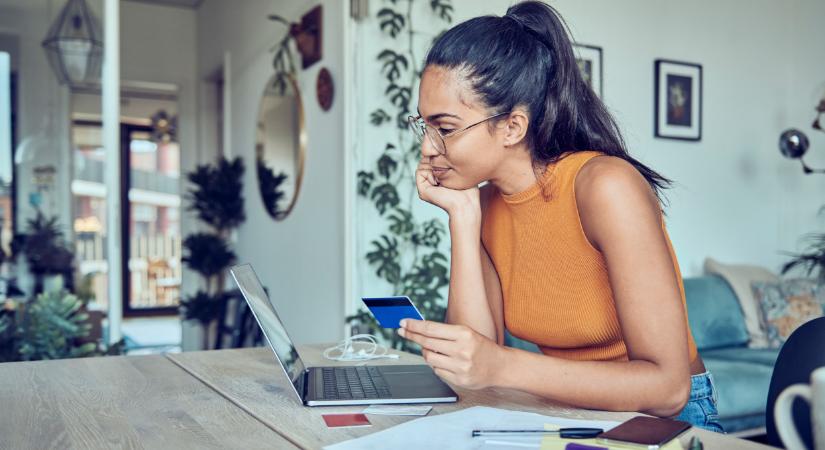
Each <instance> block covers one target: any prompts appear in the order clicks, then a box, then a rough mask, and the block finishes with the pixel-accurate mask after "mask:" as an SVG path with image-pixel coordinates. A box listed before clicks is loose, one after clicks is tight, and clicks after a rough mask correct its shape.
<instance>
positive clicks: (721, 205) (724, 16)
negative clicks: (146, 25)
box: [353, 0, 825, 293]
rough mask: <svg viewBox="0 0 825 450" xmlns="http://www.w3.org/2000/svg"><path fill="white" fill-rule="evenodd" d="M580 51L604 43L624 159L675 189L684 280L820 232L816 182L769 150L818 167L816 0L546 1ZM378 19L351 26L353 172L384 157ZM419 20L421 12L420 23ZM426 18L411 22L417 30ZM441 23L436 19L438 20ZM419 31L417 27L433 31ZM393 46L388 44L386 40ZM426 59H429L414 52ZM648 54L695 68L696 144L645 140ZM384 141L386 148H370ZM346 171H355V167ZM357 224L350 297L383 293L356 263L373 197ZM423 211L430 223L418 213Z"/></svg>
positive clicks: (824, 183)
mask: <svg viewBox="0 0 825 450" xmlns="http://www.w3.org/2000/svg"><path fill="white" fill-rule="evenodd" d="M453 3H454V7H455V17H454V23H459V22H461V21H464V20H466V19H469V18H471V17H475V16H479V15H484V14H496V15H503V14H504V13H505V12H506V10H507V7H508V6H509V5H510V4H511V3H513V2H511V1H503V0H486V1H484V2H476V1H470V0H456V1H454V2H453ZM549 3H550V4H551V5H552V6H554V7H555V8H556V9H557V10H558V11H559V12H560V13H561V15H562V16H563V17H564V19H565V20H566V21H567V23H568V25H569V26H570V28H571V29H572V32H573V35H574V37H575V38H576V39H577V40H578V41H579V42H581V43H584V44H590V45H596V46H599V47H602V49H603V52H604V99H605V101H606V103H607V105H608V107H609V108H610V109H611V110H612V111H613V112H614V113H615V116H616V118H617V119H618V121H619V123H620V126H621V127H622V129H623V130H624V133H625V137H626V139H627V141H628V145H629V148H630V152H631V154H632V155H634V156H636V157H637V158H638V159H640V160H642V161H643V162H645V163H646V164H648V165H650V166H651V167H653V168H654V169H655V170H657V171H659V172H660V173H662V174H663V175H665V176H667V177H669V178H672V179H673V180H674V181H675V182H676V184H675V187H674V188H673V189H672V190H670V191H669V192H668V193H667V196H668V197H669V199H670V207H669V208H668V210H667V213H668V218H667V225H668V229H669V232H670V236H671V239H672V241H673V243H674V247H675V250H676V253H677V256H678V258H679V261H680V265H681V268H682V271H683V274H684V275H686V276H692V275H698V274H701V272H702V263H703V261H704V259H705V258H706V257H714V258H717V259H719V260H722V261H725V262H741V263H751V264H759V265H763V266H767V267H769V268H770V269H772V270H775V271H776V270H778V269H779V267H780V266H781V264H782V263H783V262H784V261H786V257H785V256H783V255H782V254H780V252H781V251H794V250H801V246H800V242H799V237H800V236H801V235H802V234H803V233H806V232H810V231H815V230H820V231H821V230H822V229H823V224H825V218H820V219H817V218H816V217H815V214H816V212H817V210H818V209H819V207H820V206H821V205H823V203H825V195H823V194H825V176H823V175H810V176H805V175H803V174H802V172H801V168H800V166H799V163H798V162H797V161H789V160H786V159H784V158H783V157H782V156H781V155H780V153H779V150H778V147H777V143H778V139H779V134H780V133H781V132H782V131H783V130H784V129H786V128H790V127H797V128H800V129H803V130H804V131H805V133H806V134H808V136H809V137H810V138H811V141H812V149H811V152H810V153H811V154H810V155H809V157H808V158H807V160H808V163H809V165H811V166H814V167H817V166H818V167H825V134H822V133H820V132H816V131H814V130H812V129H811V128H810V123H811V122H812V119H813V108H814V106H815V105H816V103H817V102H818V101H819V98H821V96H822V95H823V93H824V92H825V58H823V55H825V27H823V26H822V18H823V17H825V2H822V1H821V0H791V1H785V2H775V1H769V0H753V1H745V0H731V1H725V2H717V1H712V0H697V1H691V2H666V1H657V0H625V1H621V2H617V1H613V0H589V1H580V0H578V1H577V0H555V1H550V2H549ZM374 16H375V11H371V17H370V18H369V19H368V20H367V21H365V22H364V23H363V24H361V25H358V26H357V27H356V28H357V33H358V36H359V39H360V40H359V45H358V47H357V50H356V52H357V53H358V58H357V60H356V61H357V63H356V64H357V66H356V68H355V70H356V71H357V72H359V75H360V77H359V80H357V81H356V89H355V94H354V100H353V101H354V102H356V103H357V104H356V105H354V106H353V111H354V113H355V116H356V123H357V124H358V126H357V127H356V130H357V131H356V142H355V143H354V148H355V151H356V154H357V158H356V159H357V163H356V166H357V167H359V168H362V167H365V168H368V169H371V168H372V165H374V161H375V158H376V157H377V155H379V154H380V152H381V151H382V150H383V145H376V143H375V142H374V138H375V137H377V136H379V135H378V134H376V131H375V130H374V129H373V127H372V126H371V125H369V124H366V123H365V122H367V118H368V116H369V113H370V112H371V111H373V110H374V109H375V107H376V106H378V105H380V104H382V100H381V99H380V97H381V94H382V92H381V89H383V87H384V86H385V85H386V81H384V80H383V76H381V75H380V73H379V72H378V69H379V64H378V63H377V62H376V61H375V55H376V54H377V53H378V52H379V51H380V49H382V48H384V47H385V46H387V45H388V44H387V42H388V41H390V38H389V37H386V36H384V37H380V38H379V33H378V31H377V29H378V25H377V23H376V19H375V17H374ZM422 17H426V15H424V16H422ZM421 20H423V19H422V18H419V22H420V21H421ZM433 22H436V21H433ZM428 26H429V24H428V25H427V26H425V27H424V31H428V30H429V31H433V30H431V29H430V28H428ZM389 45H392V44H389ZM417 57H418V58H423V57H424V53H420V54H419V55H417ZM657 58H666V59H673V60H681V61H687V62H693V63H699V64H701V65H702V66H703V77H704V93H703V100H704V104H703V122H702V127H703V131H702V140H701V141H700V142H696V143H692V142H683V141H676V140H666V139H656V138H654V137H653V99H654V93H653V83H654V81H653V62H654V60H655V59H657ZM379 144H381V142H379ZM355 170H358V168H356V169H355ZM356 205H357V208H356V216H357V217H358V219H359V221H362V222H366V223H368V224H369V225H367V226H366V228H359V230H358V231H357V232H356V240H357V250H356V254H355V258H356V263H355V264H356V275H357V276H356V280H357V287H356V290H360V291H362V292H365V293H366V292H374V291H379V292H380V290H381V289H386V286H385V285H384V284H383V283H382V282H380V280H378V279H377V278H376V277H375V276H374V274H373V272H374V269H373V268H371V267H370V266H369V265H368V264H367V263H366V261H365V260H364V256H363V255H364V253H365V252H366V251H367V249H368V246H369V241H370V240H372V239H374V238H375V237H377V233H378V232H380V230H382V229H383V226H381V224H380V223H375V221H374V220H373V221H372V223H370V218H373V217H374V216H375V214H376V213H375V211H374V207H373V206H372V205H371V202H369V201H363V200H360V199H359V200H358V202H357V203H356ZM419 214H421V215H422V216H424V217H426V216H427V215H436V216H438V215H439V212H436V211H433V210H432V209H431V208H430V209H427V208H426V207H421V208H420V209H419Z"/></svg>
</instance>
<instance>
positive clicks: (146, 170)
mask: <svg viewBox="0 0 825 450" xmlns="http://www.w3.org/2000/svg"><path fill="white" fill-rule="evenodd" d="M121 140H122V147H123V150H124V153H125V154H124V158H123V164H124V167H123V169H122V172H123V174H124V175H125V176H123V177H122V179H123V181H124V184H125V189H124V191H126V192H127V196H126V197H127V198H124V199H123V200H122V202H121V205H123V206H122V208H123V227H124V230H123V232H124V235H123V242H124V243H126V242H128V243H129V244H128V246H127V245H124V252H123V253H124V257H125V258H126V260H125V261H127V264H124V272H125V273H124V278H123V280H124V290H127V291H128V292H126V293H124V304H123V313H124V315H126V316H130V315H131V316H134V315H145V314H159V313H170V314H177V310H178V305H179V299H180V286H181V232H180V207H181V196H180V147H179V145H178V143H177V142H175V141H174V140H172V138H171V136H170V135H169V134H166V133H163V132H160V131H158V129H157V128H153V127H146V126H135V125H123V126H122V127H121ZM127 174H128V175H127Z"/></svg>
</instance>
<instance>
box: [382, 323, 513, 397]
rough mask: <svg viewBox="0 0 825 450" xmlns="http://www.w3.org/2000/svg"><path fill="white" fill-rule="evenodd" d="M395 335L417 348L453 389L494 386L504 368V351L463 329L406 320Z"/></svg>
mask: <svg viewBox="0 0 825 450" xmlns="http://www.w3.org/2000/svg"><path fill="white" fill-rule="evenodd" d="M398 334H400V335H401V336H402V337H404V338H406V339H409V340H411V341H413V342H415V343H417V344H418V345H420V346H421V354H422V356H424V360H425V361H427V364H429V365H430V366H431V367H432V368H433V371H435V374H436V375H438V376H439V377H441V378H442V379H443V380H444V381H446V382H448V383H450V384H452V385H454V386H459V387H463V388H467V389H483V388H486V387H491V386H495V385H496V384H497V380H498V377H499V373H500V371H501V370H502V369H503V368H504V367H505V364H503V363H502V358H503V357H504V356H505V354H504V353H505V349H504V347H501V346H499V345H498V344H496V343H495V342H493V341H491V340H490V339H488V338H486V337H484V336H482V335H481V334H479V333H477V332H475V331H474V330H473V329H472V328H470V327H467V326H464V325H451V324H446V323H441V322H431V321H427V320H414V319H405V320H402V321H401V328H400V329H399V330H398Z"/></svg>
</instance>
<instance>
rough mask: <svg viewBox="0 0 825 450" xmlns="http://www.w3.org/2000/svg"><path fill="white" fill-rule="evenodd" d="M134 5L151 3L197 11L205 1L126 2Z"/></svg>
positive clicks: (154, 0)
mask: <svg viewBox="0 0 825 450" xmlns="http://www.w3.org/2000/svg"><path fill="white" fill-rule="evenodd" d="M126 1H130V2H133V3H150V4H154V5H165V6H177V7H179V8H192V9H195V8H197V7H198V6H200V5H201V3H203V1H204V0H126Z"/></svg>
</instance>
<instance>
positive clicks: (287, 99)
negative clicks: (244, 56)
mask: <svg viewBox="0 0 825 450" xmlns="http://www.w3.org/2000/svg"><path fill="white" fill-rule="evenodd" d="M305 152H306V131H305V130H304V108H303V106H302V104H301V93H300V91H299V90H298V83H297V82H296V80H295V78H294V77H293V76H291V75H289V74H284V73H280V74H275V75H273V76H272V78H270V79H269V81H267V83H266V88H265V89H264V92H263V95H262V96H261V104H260V106H259V107H258V125H257V129H256V138H255V155H256V158H255V159H256V167H257V172H258V187H259V188H260V191H261V199H262V200H263V202H264V207H265V208H266V211H267V212H268V213H269V215H270V216H272V217H273V218H274V219H275V220H283V219H285V218H286V217H287V216H288V215H289V213H290V212H291V211H292V208H293V207H294V206H295V202H296V200H297V199H298V193H299V192H300V190H301V179H302V178H303V173H304V153H305Z"/></svg>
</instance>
